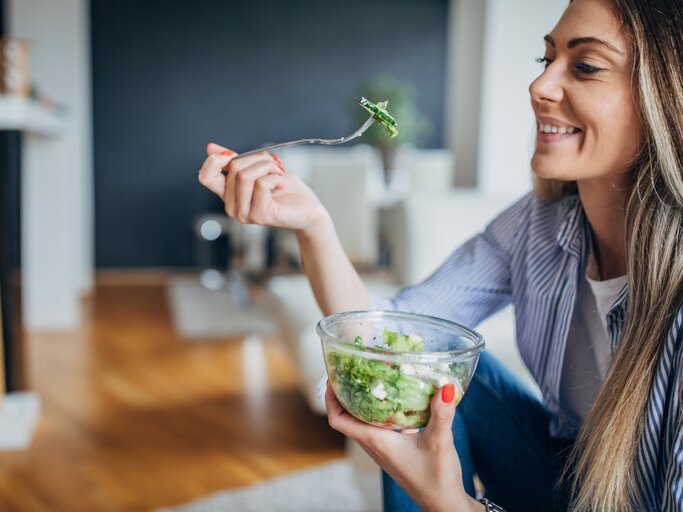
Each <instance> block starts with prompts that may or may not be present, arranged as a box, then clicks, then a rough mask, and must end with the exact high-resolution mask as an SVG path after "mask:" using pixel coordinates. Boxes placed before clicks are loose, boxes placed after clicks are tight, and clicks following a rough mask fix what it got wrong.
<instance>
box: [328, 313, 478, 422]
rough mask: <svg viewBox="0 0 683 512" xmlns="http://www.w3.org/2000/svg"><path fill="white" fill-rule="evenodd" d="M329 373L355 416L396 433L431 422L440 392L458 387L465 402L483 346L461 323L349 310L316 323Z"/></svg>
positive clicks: (457, 397)
mask: <svg viewBox="0 0 683 512" xmlns="http://www.w3.org/2000/svg"><path fill="white" fill-rule="evenodd" d="M317 332H318V335H319V336H320V339H321V342H322V348H323V355H324V357H325V367H326V369H327V376H328V379H329V381H330V384H331V386H332V390H333V391H334V394H335V396H336V397H337V399H338V400H339V402H340V403H341V405H342V406H343V407H344V409H346V410H347V411H348V412H349V413H350V414H351V415H352V416H354V417H356V418H358V419H359V420H362V421H365V422H366V423H370V424H372V425H377V426H380V427H385V428H390V429H393V430H405V429H420V428H423V427H425V426H426V425H427V422H428V421H429V415H430V404H431V400H432V396H433V395H434V393H435V392H436V391H437V390H438V389H439V388H441V387H442V386H444V385H446V384H453V385H454V386H455V401H456V403H457V402H459V401H460V400H461V399H462V397H463V395H464V394H465V392H466V390H467V387H468V386H469V383H470V380H471V379H472V375H473V374H474V370H475V369H476V366H477V361H478V359H479V354H480V352H481V350H482V349H483V348H484V340H483V338H482V337H481V335H480V334H478V333H477V332H475V331H473V330H471V329H468V328H467V327H464V326H462V325H459V324H456V323H454V322H450V321H448V320H443V319H440V318H435V317H431V316H426V315H419V314H415V313H405V312H400V311H351V312H346V313H338V314H334V315H330V316H328V317H325V318H323V319H322V320H321V321H320V322H319V323H318V326H317Z"/></svg>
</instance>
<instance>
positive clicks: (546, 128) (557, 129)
mask: <svg viewBox="0 0 683 512" xmlns="http://www.w3.org/2000/svg"><path fill="white" fill-rule="evenodd" d="M538 127H539V130H540V131H542V132H543V133H559V134H564V133H574V132H578V131H579V129H578V128H574V127H573V126H553V125H551V124H539V125H538Z"/></svg>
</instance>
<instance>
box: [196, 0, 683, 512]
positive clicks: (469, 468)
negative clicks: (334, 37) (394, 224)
mask: <svg viewBox="0 0 683 512" xmlns="http://www.w3.org/2000/svg"><path fill="white" fill-rule="evenodd" d="M682 31H683V0H649V1H647V2H645V1H640V0H574V1H572V2H571V3H570V4H569V6H568V7H567V9H566V11H565V13H564V14H563V16H562V18H561V19H560V21H559V22H558V24H557V26H556V27H555V28H554V29H553V31H552V32H551V33H550V34H549V35H547V36H546V37H545V45H546V51H545V55H544V57H543V58H542V59H539V60H541V61H542V62H544V63H545V70H544V71H543V73H542V74H541V75H540V76H539V77H538V78H537V79H536V80H535V81H534V82H533V83H532V84H531V86H530V89H529V90H530V94H531V103H532V107H533V110H534V113H535V114H536V119H537V123H538V135H537V144H536V149H535V152H534V155H533V157H532V161H531V166H532V169H533V171H534V174H535V176H536V187H535V188H536V190H535V193H534V194H531V195H529V196H527V197H525V198H523V199H522V200H521V201H520V202H518V203H517V204H516V205H514V206H513V207H511V208H510V209H509V210H507V211H506V212H504V213H503V214H501V215H500V216H499V217H498V218H497V219H495V220H494V221H493V222H492V223H491V224H490V225H489V226H488V228H487V229H486V231H485V232H484V233H482V234H481V235H479V236H477V237H475V238H474V239H472V240H470V241H469V242H468V243H466V244H465V245H464V246H463V247H461V248H459V249H457V250H456V251H455V252H454V253H453V254H452V255H451V256H450V257H449V258H448V260H447V261H446V262H445V263H444V264H443V265H442V266H441V267H440V268H439V269H438V270H437V271H436V272H435V273H434V274H433V275H432V276H431V277H430V278H428V279H427V280H426V281H425V282H423V283H420V284H418V285H416V286H412V287H408V288H406V289H404V290H402V291H401V292H400V293H399V294H398V295H397V296H396V297H394V298H393V299H392V300H390V301H386V302H381V301H375V302H373V303H372V306H373V307H391V308H397V309H402V310H409V311H416V312H421V313H428V314H431V315H434V316H440V317H443V318H447V319H451V320H455V321H458V322H461V323H465V324H468V325H476V324H477V323H478V322H480V321H481V320H483V319H484V318H485V317H487V316H488V315H490V314H492V313H493V312H494V311H496V310H497V309H499V308H501V307H502V306H504V305H505V304H507V303H510V302H512V303H514V305H515V314H516V320H517V338H518V344H519V348H520V353H521V354H522V357H523V358H524V360H525V362H526V363H527V366H528V367H529V369H530V370H531V372H532V374H533V375H534V377H535V379H536V380H537V382H538V384H539V386H540V388H541V391H542V394H543V401H542V402H541V401H539V400H537V399H536V398H535V397H534V396H532V395H531V394H530V393H529V392H528V391H526V390H525V389H523V387H522V386H520V385H519V384H518V383H517V382H515V380H514V378H513V377H511V376H510V375H509V374H508V373H507V372H506V370H505V369H503V368H502V367H501V366H500V365H499V364H498V363H496V362H495V361H494V360H493V359H492V358H491V356H488V355H483V356H482V358H481V360H480V365H479V368H478V369H477V372H476V374H475V377H474V379H473V381H472V384H471V386H470V389H469V391H468V393H467V395H466V396H465V398H464V399H463V401H462V402H461V404H460V405H459V406H458V414H457V415H455V405H454V404H453V402H452V392H451V390H449V389H448V388H447V387H444V388H443V390H442V392H441V393H437V394H436V395H435V397H434V399H433V401H432V419H431V420H430V422H429V425H428V427H427V428H426V429H425V431H424V432H422V433H419V434H415V435H405V434H399V433H396V432H392V431H386V430H382V429H377V428H374V427H371V426H368V425H365V424H363V423H361V422H359V421H357V420H355V419H354V418H352V417H351V416H350V415H348V414H347V413H345V412H344V411H343V410H342V408H341V407H340V405H339V404H338V402H337V401H336V400H335V398H334V395H333V394H332V392H331V391H330V389H329V387H328V390H327V394H326V401H327V406H328V415H329V420H330V424H331V425H332V427H333V428H335V429H337V430H340V431H341V432H343V433H345V434H346V435H348V436H349V437H351V438H352V439H354V440H356V441H357V442H358V443H359V444H360V445H361V446H363V448H364V449H365V450H366V451H367V452H368V453H369V454H370V455H371V456H372V457H373V458H374V459H375V461H377V462H378V464H379V465H380V466H381V467H382V468H383V469H384V470H385V471H386V473H387V475H385V482H384V484H385V486H384V492H385V508H386V509H388V510H416V509H417V508H416V504H417V505H419V506H420V507H421V508H422V509H424V510H429V511H441V510H444V511H445V510H463V511H467V510H479V511H482V510H485V507H486V508H488V509H491V510H493V509H494V508H492V505H489V504H482V503H481V502H478V501H476V500H475V499H473V498H472V497H471V496H472V495H473V493H474V489H473V484H472V476H473V475H474V474H475V473H476V474H477V475H478V476H479V478H480V480H481V481H482V483H483V485H484V487H485V489H486V495H487V497H489V498H491V499H492V500H494V501H496V502H497V503H498V505H500V506H502V507H505V508H506V509H508V510H510V511H512V510H525V511H528V510H566V509H571V510H577V511H584V510H586V511H587V510H601V511H602V510H607V511H612V510H618V511H620V510H634V509H635V510H683V428H682V426H681V424H682V414H681V406H680V398H681V380H682V378H683V365H682V363H681V357H682V356H683V348H682V347H681V344H682V343H683V341H682V339H683V329H682V328H681V324H682V322H683V314H682V310H681V306H682V305H683V253H682V251H681V249H682V248H681V244H682V243H683V242H682V236H681V235H682V234H683V233H682V227H683V60H682V59H683V33H682ZM221 149H222V148H220V147H218V146H215V145H210V146H209V148H208V150H209V153H211V156H209V158H207V160H206V162H205V164H204V166H203V167H202V170H201V171H200V181H201V182H202V183H203V184H204V185H205V186H207V187H208V188H209V189H211V190H212V191H214V192H215V193H217V194H218V195H219V196H221V197H222V198H223V200H224V201H225V208H226V212H227V213H228V215H230V216H232V217H235V218H236V219H238V220H239V221H241V222H254V223H259V224H267V225H271V226H278V227H289V228H292V229H295V230H296V233H297V237H298V240H299V244H300V248H301V253H302V259H303V262H304V267H305V271H306V273H307V275H308V277H309V279H310V281H311V284H312V287H313V290H314V292H315V296H316V298H317V300H318V302H319V304H320V306H321V308H322V310H323V311H324V312H325V313H326V314H329V313H333V312H338V311H344V310H358V309H366V308H368V307H369V306H370V299H369V298H368V296H367V293H366V291H365V288H364V287H363V284H362V282H361V280H360V278H359V277H358V275H357V274H356V272H355V271H354V269H353V267H352V266H351V264H350V263H349V261H348V259H347V258H346V256H345V255H344V253H343V251H342V248H341V246H340V244H339V241H338V239H337V237H336V235H335V233H334V228H333V226H332V224H331V221H330V219H329V216H328V215H327V214H326V212H325V210H324V208H323V207H322V206H321V205H320V203H319V202H318V201H317V199H316V198H315V196H314V195H313V193H312V192H311V191H310V190H309V189H308V188H306V187H305V186H304V185H303V184H302V183H301V182H300V181H299V180H297V179H296V178H295V177H293V176H290V175H287V174H286V173H284V171H283V169H282V168H281V166H280V165H279V163H278V162H276V161H274V160H273V159H272V158H271V157H270V155H267V154H261V155H259V156H254V157H251V158H244V159H239V160H237V161H235V162H234V164H232V165H228V164H229V161H230V159H231V156H230V152H225V151H224V152H221ZM225 166H228V169H229V173H228V177H227V180H225V179H223V177H222V175H221V174H220V170H221V169H222V168H223V167H225ZM406 493H407V494H406Z"/></svg>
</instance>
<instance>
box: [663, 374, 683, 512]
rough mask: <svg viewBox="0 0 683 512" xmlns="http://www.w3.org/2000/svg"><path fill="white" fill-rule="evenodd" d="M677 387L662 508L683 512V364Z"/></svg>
mask: <svg viewBox="0 0 683 512" xmlns="http://www.w3.org/2000/svg"><path fill="white" fill-rule="evenodd" d="M677 377H678V382H677V384H678V385H677V389H676V390H675V392H674V393H675V395H674V396H675V397H676V398H675V399H676V400H677V401H678V407H676V408H675V409H676V410H677V415H676V417H677V419H676V420H674V421H672V423H671V425H672V428H673V433H672V439H673V443H672V444H671V450H672V452H671V453H670V455H669V465H668V467H667V468H666V480H665V484H664V494H663V496H662V504H661V505H662V508H661V510H667V511H672V512H673V511H676V512H683V413H682V412H681V409H680V407H681V390H682V389H683V365H682V366H681V367H680V368H679V370H678V376H677Z"/></svg>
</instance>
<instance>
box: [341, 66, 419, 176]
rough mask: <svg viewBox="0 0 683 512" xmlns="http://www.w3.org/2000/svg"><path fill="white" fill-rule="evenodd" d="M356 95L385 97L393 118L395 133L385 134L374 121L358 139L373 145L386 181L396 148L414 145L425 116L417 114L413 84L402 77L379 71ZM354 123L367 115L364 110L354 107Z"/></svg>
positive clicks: (369, 97) (417, 143)
mask: <svg viewBox="0 0 683 512" xmlns="http://www.w3.org/2000/svg"><path fill="white" fill-rule="evenodd" d="M359 95H360V96H364V97H366V98H368V99H369V100H370V101H372V102H375V103H376V102H379V101H388V102H389V103H388V105H387V111H388V112H389V113H390V114H391V115H392V116H393V117H394V119H396V122H397V124H398V129H399V133H398V135H397V136H396V137H393V138H390V137H388V136H387V133H386V130H385V128H384V127H382V126H380V125H379V124H377V123H376V124H374V125H373V126H371V127H370V128H369V129H368V131H366V132H365V134H363V138H362V141H363V142H365V143H367V144H370V145H371V146H374V147H376V148H377V149H378V150H379V152H380V154H381V155H382V164H383V167H384V179H385V182H386V183H389V182H390V181H391V179H392V173H393V172H394V171H395V169H396V152H397V150H398V148H399V147H400V146H402V145H411V146H418V145H419V144H420V142H421V140H422V136H423V135H424V134H425V133H426V131H427V130H428V124H427V121H426V118H425V117H424V116H423V115H421V114H420V112H419V111H418V109H417V105H416V102H415V88H414V87H413V86H412V85H411V84H409V83H407V82H404V81H402V80H399V79H397V78H394V77H392V76H388V75H380V76H377V77H375V78H373V79H372V80H370V81H368V82H367V83H366V84H364V85H363V86H362V87H361V88H360V94H359ZM355 112H356V118H355V119H354V125H355V124H360V123H362V122H363V121H364V120H365V119H367V113H366V112H364V111H363V110H362V109H356V110H355Z"/></svg>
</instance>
